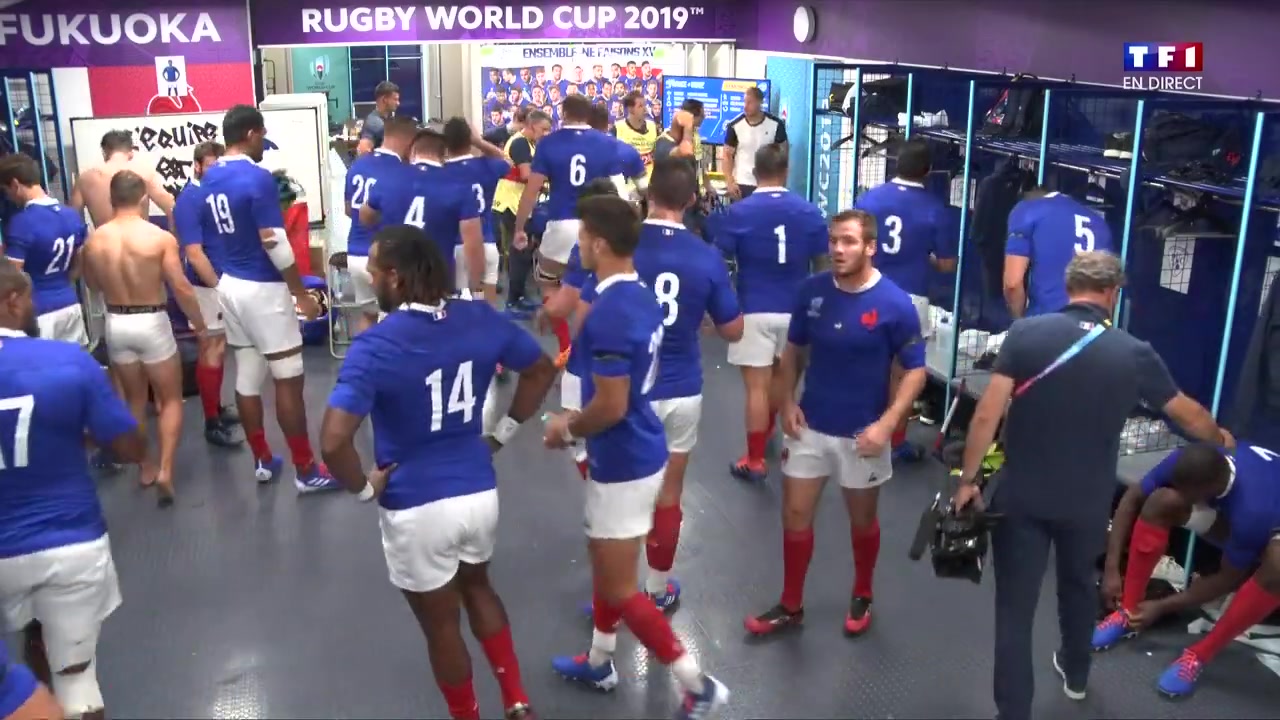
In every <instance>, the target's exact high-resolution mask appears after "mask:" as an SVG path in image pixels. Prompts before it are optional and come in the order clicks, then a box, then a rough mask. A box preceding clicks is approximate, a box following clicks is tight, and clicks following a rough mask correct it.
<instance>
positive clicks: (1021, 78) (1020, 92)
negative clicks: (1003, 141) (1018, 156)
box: [982, 74, 1044, 138]
mask: <svg viewBox="0 0 1280 720" xmlns="http://www.w3.org/2000/svg"><path fill="white" fill-rule="evenodd" d="M1035 81H1036V76H1035V75H1024V74H1018V75H1014V76H1013V80H1011V81H1010V85H1009V87H1008V88H1006V89H1005V90H1004V92H1002V93H1000V99H998V100H996V104H995V105H992V106H991V109H990V110H988V111H987V115H986V117H985V118H984V120H983V123H982V134H983V135H989V136H991V137H1002V138H1039V137H1040V129H1041V126H1042V125H1043V124H1044V88H1042V87H1039V86H1037V85H1035V84H1034V82H1035Z"/></svg>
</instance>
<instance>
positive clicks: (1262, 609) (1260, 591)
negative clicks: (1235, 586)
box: [1129, 559, 1280, 663]
mask: <svg viewBox="0 0 1280 720" xmlns="http://www.w3.org/2000/svg"><path fill="white" fill-rule="evenodd" d="M1129 562H1130V563H1133V560H1132V559H1130V560H1129ZM1130 567H1132V565H1130ZM1278 607H1280V595H1277V594H1276V593H1273V592H1268V591H1267V589H1266V588H1264V587H1262V586H1261V585H1259V584H1258V581H1257V580H1256V579H1253V578H1250V579H1249V582H1246V583H1245V584H1244V585H1242V586H1241V587H1240V589H1239V590H1238V591H1236V596H1235V597H1234V598H1232V600H1231V604H1230V605H1228V606H1227V611H1226V612H1224V613H1222V617H1220V618H1218V622H1217V623H1216V624H1215V625H1214V626H1213V629H1212V630H1210V631H1209V633H1208V634H1207V635H1205V636H1204V637H1203V638H1201V639H1200V642H1198V643H1196V644H1195V645H1192V646H1191V647H1190V650H1191V652H1193V653H1195V654H1196V657H1198V658H1199V659H1200V661H1201V662H1206V663H1207V662H1209V661H1210V660H1212V659H1213V658H1214V657H1216V656H1217V655H1218V653H1219V652H1222V649H1223V648H1225V647H1226V646H1228V645H1230V644H1231V641H1233V640H1235V639H1236V638H1238V637H1240V636H1241V635H1242V634H1244V631H1246V630H1248V629H1249V628H1251V627H1253V626H1254V625H1257V624H1258V623H1260V622H1262V621H1263V620H1264V619H1266V617H1267V616H1268V615H1270V614H1271V613H1273V612H1275V610H1276V608H1278Z"/></svg>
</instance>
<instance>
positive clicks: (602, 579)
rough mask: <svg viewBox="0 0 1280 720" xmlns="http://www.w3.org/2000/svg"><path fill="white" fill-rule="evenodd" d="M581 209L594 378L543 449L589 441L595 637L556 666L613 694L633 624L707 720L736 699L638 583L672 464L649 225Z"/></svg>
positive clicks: (693, 709)
mask: <svg viewBox="0 0 1280 720" xmlns="http://www.w3.org/2000/svg"><path fill="white" fill-rule="evenodd" d="M580 211H581V214H582V230H581V240H580V241H579V248H580V249H581V251H582V261H583V264H584V265H585V266H586V267H588V268H590V269H592V270H594V271H595V273H596V276H597V277H598V278H599V284H598V285H597V288H596V297H595V299H594V301H593V305H594V307H593V308H592V310H591V312H590V313H589V314H588V315H587V317H586V320H585V321H584V322H583V325H582V331H581V333H579V335H578V337H577V339H576V341H575V343H576V345H577V351H578V352H580V353H583V354H584V355H586V357H587V370H588V371H589V373H590V375H589V376H588V377H589V378H590V379H589V380H586V378H584V383H583V384H584V387H583V401H584V407H583V409H582V411H581V412H577V413H575V412H566V413H563V414H560V415H553V416H551V417H549V418H548V420H547V425H546V435H545V438H544V441H545V442H546V444H547V446H548V447H551V448H563V447H566V446H568V445H569V444H571V443H573V442H575V441H576V440H577V439H578V438H583V439H585V440H586V443H587V454H588V456H589V457H590V462H591V476H590V478H588V480H587V488H586V531H587V538H588V540H587V550H588V553H589V554H590V556H591V568H592V573H591V574H592V579H593V581H594V586H595V601H594V604H595V612H594V618H593V619H594V623H595V632H594V633H593V634H592V638H591V649H590V651H589V652H588V653H586V654H583V655H579V656H577V657H559V658H556V659H554V660H553V661H552V667H554V668H555V670H556V671H557V672H558V673H560V674H561V675H563V676H565V677H566V678H569V679H571V680H575V681H578V682H582V683H585V684H587V685H590V686H592V687H596V688H599V689H604V690H608V689H611V688H613V687H615V686H616V685H617V683H618V673H617V672H616V671H615V670H614V667H613V652H614V650H615V647H616V645H617V628H618V624H619V623H620V622H626V624H627V627H629V628H630V629H631V632H632V633H634V634H635V636H636V637H637V638H639V639H640V642H641V643H643V644H644V646H645V647H646V648H648V649H649V651H650V652H652V653H653V654H654V656H655V657H657V659H658V660H659V661H660V662H662V663H663V664H665V665H669V666H671V669H672V672H673V673H674V674H675V677H676V680H677V681H679V683H680V686H681V687H682V688H683V690H684V702H683V703H682V704H681V706H680V710H679V711H678V712H677V713H676V715H675V717H676V718H680V719H683V720H693V719H694V718H707V717H710V716H711V715H712V713H713V712H714V711H717V710H719V709H720V708H722V707H723V706H724V704H725V703H726V702H727V701H728V698H729V691H728V690H727V689H726V688H725V687H724V685H722V684H720V683H719V682H718V681H716V680H714V679H713V678H711V677H709V676H707V675H705V674H703V672H702V670H701V669H700V668H699V667H698V662H697V660H695V659H694V658H693V657H692V656H690V655H689V654H688V653H687V652H685V649H684V646H683V645H682V644H681V643H680V641H679V640H678V639H677V638H676V636H675V633H674V632H672V630H671V624H670V623H669V622H668V621H667V618H666V616H665V615H663V614H662V611H661V610H659V609H658V608H657V606H655V605H654V604H653V600H652V599H651V598H650V597H649V596H648V595H647V594H645V593H644V592H642V591H641V590H639V578H638V577H637V576H636V575H637V574H636V563H637V562H638V561H639V559H640V548H641V546H642V545H643V544H644V539H645V536H646V535H647V534H648V533H649V531H650V530H651V529H652V526H653V510H654V507H655V504H656V502H657V499H658V494H659V492H660V491H661V489H662V481H663V475H664V472H665V469H666V464H667V447H666V439H665V438H664V437H663V432H662V422H661V421H660V420H658V417H657V415H655V414H654V412H653V408H652V407H651V406H650V404H649V391H650V390H651V389H652V388H653V384H654V383H655V382H656V380H657V374H658V352H659V347H660V346H661V344H662V334H663V327H662V310H661V308H660V307H659V306H658V302H657V300H656V298H654V295H653V291H652V290H651V289H649V288H648V287H647V286H645V285H644V284H643V283H642V282H640V278H639V276H638V275H636V273H635V267H634V265H633V264H632V262H631V256H632V254H633V253H634V252H635V249H636V245H637V244H638V242H639V235H640V232H639V230H640V228H639V218H638V217H637V216H636V213H635V210H634V209H633V208H632V207H631V205H630V204H629V203H627V202H626V201H625V200H622V199H620V198H612V197H607V196H606V197H593V198H588V199H586V200H584V201H582V203H581V206H580Z"/></svg>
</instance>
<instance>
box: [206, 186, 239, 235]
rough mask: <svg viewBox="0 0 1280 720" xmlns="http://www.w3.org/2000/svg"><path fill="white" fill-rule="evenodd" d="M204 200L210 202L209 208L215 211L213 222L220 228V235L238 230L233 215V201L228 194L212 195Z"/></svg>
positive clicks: (231, 233)
mask: <svg viewBox="0 0 1280 720" xmlns="http://www.w3.org/2000/svg"><path fill="white" fill-rule="evenodd" d="M204 201H205V202H206V203H208V204H209V210H210V211H211V212H212V213H213V224H214V226H215V227H217V229H218V234H219V235H233V234H235V231H236V221H235V218H233V217H231V201H230V200H227V196H226V195H224V194H223V193H218V194H217V195H210V196H209V197H207V198H205V199H204Z"/></svg>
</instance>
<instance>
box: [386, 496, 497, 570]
mask: <svg viewBox="0 0 1280 720" xmlns="http://www.w3.org/2000/svg"><path fill="white" fill-rule="evenodd" d="M380 515H381V522H380V524H381V525H382V552H383V554H384V555H386V558H387V571H388V572H389V573H390V575H391V584H392V585H395V586H396V587H398V588H400V589H401V590H407V591H409V592H431V591H432V590H439V589H440V588H442V587H444V586H445V585H447V584H448V583H449V581H450V580H452V579H453V576H454V575H457V574H458V565H459V563H466V564H468V565H480V564H482V563H487V562H489V558H491V557H493V546H494V544H495V543H496V542H497V539H498V491H497V490H496V489H495V490H485V491H484V492H478V493H475V494H473V495H463V496H461V497H451V498H444V499H442V500H436V501H435V502H430V503H427V504H426V505H419V506H418V507H412V508H407V509H404V510H382V511H381V512H380Z"/></svg>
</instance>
